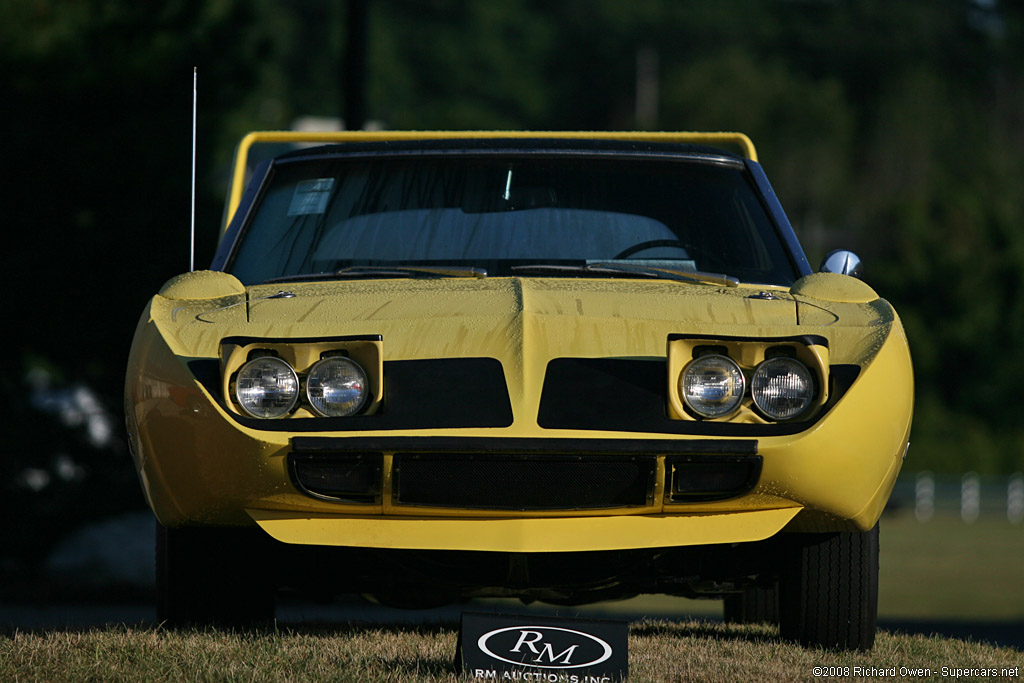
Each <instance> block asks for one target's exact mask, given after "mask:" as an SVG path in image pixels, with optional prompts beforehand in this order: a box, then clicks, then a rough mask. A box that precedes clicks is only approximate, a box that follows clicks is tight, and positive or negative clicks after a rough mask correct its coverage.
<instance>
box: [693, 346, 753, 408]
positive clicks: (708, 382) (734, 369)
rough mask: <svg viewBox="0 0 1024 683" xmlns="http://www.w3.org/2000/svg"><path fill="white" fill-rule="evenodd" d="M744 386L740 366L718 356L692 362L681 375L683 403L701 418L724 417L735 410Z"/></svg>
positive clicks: (741, 397) (729, 359) (702, 357)
mask: <svg viewBox="0 0 1024 683" xmlns="http://www.w3.org/2000/svg"><path fill="white" fill-rule="evenodd" d="M745 387H746V380H745V379H744V378H743V371H742V370H740V366H738V365H736V362H735V361H733V360H732V359H731V358H729V357H727V356H722V355H719V354H709V355H707V356H701V357H700V358H697V359H695V360H693V361H690V364H689V365H687V366H686V369H684V370H683V372H682V374H680V376H679V394H680V396H681V397H682V399H683V402H684V403H685V404H686V405H687V406H689V407H690V410H692V411H693V412H695V413H697V414H698V415H700V416H701V417H722V416H724V415H728V414H729V413H731V412H733V411H734V410H736V409H737V408H738V407H739V405H740V401H742V400H743V391H744V389H745Z"/></svg>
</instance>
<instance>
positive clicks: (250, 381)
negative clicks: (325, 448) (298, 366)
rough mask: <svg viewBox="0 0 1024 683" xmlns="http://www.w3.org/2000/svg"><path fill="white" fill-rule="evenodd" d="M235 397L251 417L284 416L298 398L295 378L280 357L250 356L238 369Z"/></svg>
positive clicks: (297, 380)
mask: <svg viewBox="0 0 1024 683" xmlns="http://www.w3.org/2000/svg"><path fill="white" fill-rule="evenodd" d="M235 397H236V398H237V399H238V404H239V405H240V406H241V407H242V410H244V411H245V412H246V413H248V414H249V415H252V416H253V417H263V418H274V417H284V416H285V415H287V414H288V413H290V412H291V410H292V408H294V407H295V403H296V402H297V401H298V400H299V378H298V376H297V375H296V374H295V371H294V370H293V369H292V366H290V365H288V363H285V362H284V361H283V360H281V359H280V358H275V357H273V356H263V357H261V358H254V359H253V360H251V361H249V362H248V363H246V364H245V365H243V366H242V368H241V369H240V370H239V371H238V376H237V377H236V378H235Z"/></svg>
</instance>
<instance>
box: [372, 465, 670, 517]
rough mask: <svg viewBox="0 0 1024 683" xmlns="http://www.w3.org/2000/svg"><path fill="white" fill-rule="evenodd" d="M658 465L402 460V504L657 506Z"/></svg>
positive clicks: (397, 492) (397, 468)
mask: <svg viewBox="0 0 1024 683" xmlns="http://www.w3.org/2000/svg"><path fill="white" fill-rule="evenodd" d="M656 467H657V460H656V458H655V457H653V456H640V455H635V456H634V455H601V454H594V455H586V456H580V455H564V454H557V455H556V454H552V455H546V454H530V455H513V454H500V453H497V454H496V453H488V454H464V453H403V454H400V455H396V456H395V459H394V464H393V468H392V471H393V477H394V484H393V486H394V488H393V497H394V501H395V503H396V504H398V505H423V506H432V507H451V508H472V509H478V510H587V509H598V508H614V507H636V506H643V505H649V504H650V503H651V499H652V495H653V489H654V478H655V470H656Z"/></svg>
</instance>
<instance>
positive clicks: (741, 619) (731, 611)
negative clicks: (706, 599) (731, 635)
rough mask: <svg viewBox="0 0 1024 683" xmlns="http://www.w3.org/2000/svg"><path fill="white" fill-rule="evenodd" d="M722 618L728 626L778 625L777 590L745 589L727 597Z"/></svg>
mask: <svg viewBox="0 0 1024 683" xmlns="http://www.w3.org/2000/svg"><path fill="white" fill-rule="evenodd" d="M723 602H724V605H723V615H722V616H723V618H724V619H725V622H726V623H728V624H778V623H779V590H778V586H772V587H771V588H760V587H753V588H746V589H744V590H743V592H742V593H736V594H734V595H727V596H726V598H725V600H724V601H723Z"/></svg>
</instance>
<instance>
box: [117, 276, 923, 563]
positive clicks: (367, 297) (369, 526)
mask: <svg viewBox="0 0 1024 683" xmlns="http://www.w3.org/2000/svg"><path fill="white" fill-rule="evenodd" d="M206 277H207V279H208V280H209V286H210V287H211V290H212V291H214V292H215V293H216V296H211V297H201V296H197V295H196V293H195V292H190V293H189V296H190V297H192V298H189V299H177V298H173V297H175V296H177V295H176V293H175V292H176V291H177V290H176V284H175V283H174V282H172V283H169V285H168V286H167V287H165V289H164V290H163V291H164V294H166V295H168V296H160V295H158V296H156V297H154V299H153V300H152V302H151V303H150V305H149V307H148V308H147V309H146V311H145V312H144V314H143V316H142V319H141V320H140V323H139V329H138V331H137V334H136V338H135V342H134V345H133V350H132V353H131V358H130V364H129V369H128V386H127V394H126V407H127V409H128V421H129V427H130V429H129V431H130V433H131V441H132V452H133V457H134V458H135V463H136V467H137V469H138V473H139V477H140V480H141V482H142V484H143V488H144V491H145V492H146V496H147V499H148V500H149V502H150V505H151V506H152V507H153V510H154V511H155V513H156V515H157V517H158V519H159V520H160V521H161V523H163V524H165V525H167V526H177V525H188V524H228V525H247V524H252V523H253V520H254V519H255V520H256V521H257V522H258V523H259V524H260V525H261V526H263V528H264V529H266V530H267V531H268V532H269V533H271V534H272V535H274V536H275V537H277V538H278V539H280V540H283V541H287V542H291V543H306V542H310V543H317V544H326V545H357V546H373V547H382V548H423V547H432V548H439V549H440V548H457V549H464V550H468V549H478V550H484V549H503V550H509V551H511V550H518V551H524V552H526V551H530V550H531V549H532V550H537V551H543V550H558V549H561V550H598V549H608V548H616V549H622V548H636V547H651V546H652V544H653V545H660V544H669V545H687V544H704V543H733V542H740V541H744V540H756V539H758V538H765V537H767V536H770V535H772V534H774V533H775V532H776V531H778V530H780V529H782V528H783V527H786V529H787V530H789V531H817V530H841V529H861V530H864V529H869V528H871V527H872V526H873V525H874V523H875V522H876V521H877V519H878V517H879V515H880V514H881V510H882V507H883V506H884V504H885V501H886V500H887V498H888V495H889V492H890V491H891V488H892V485H893V482H894V480H895V477H896V475H897V473H898V471H899V467H900V464H901V462H902V458H903V456H904V454H905V448H906V443H907V435H908V433H909V428H910V414H911V408H912V400H913V389H912V373H911V367H910V358H909V352H908V347H907V342H906V339H905V336H904V334H903V331H902V327H901V326H900V324H899V321H898V319H897V318H896V316H895V313H894V312H893V310H892V308H891V307H890V306H889V305H888V304H887V303H886V302H884V301H883V300H881V299H877V298H875V299H874V300H871V301H867V302H862V301H860V300H859V299H862V298H864V297H858V296H852V295H851V296H844V295H843V292H842V288H843V281H844V280H848V279H849V278H845V276H832V277H831V278H825V281H826V282H825V284H826V285H827V287H825V290H827V291H828V296H830V297H832V298H833V299H840V300H843V299H847V300H849V299H853V301H841V302H840V303H835V302H834V301H827V300H824V299H817V298H815V296H818V295H821V291H825V290H821V286H822V285H821V282H818V283H817V284H815V283H811V284H810V285H807V284H806V283H803V282H802V281H801V282H798V283H797V285H794V287H793V288H792V292H793V293H792V294H791V293H789V292H787V291H786V290H785V289H782V288H777V289H776V290H775V291H776V294H777V297H776V298H775V299H772V300H763V299H756V298H754V299H752V298H749V295H750V294H752V293H756V292H758V291H760V290H762V289H764V287H763V286H760V287H758V288H756V289H753V288H747V287H744V286H740V287H735V288H724V287H717V286H707V285H692V284H687V283H680V282H664V281H655V282H650V281H631V280H586V279H571V280H567V279H543V278H536V279H532V278H488V279H483V280H477V279H457V280H456V279H444V280H373V281H343V282H330V283H289V285H288V290H289V291H290V292H291V293H293V294H294V295H295V296H294V297H291V298H273V299H272V298H267V297H268V296H270V295H272V294H274V293H275V292H277V291H279V290H280V289H281V287H280V286H276V285H275V286H274V287H267V286H262V287H261V286H257V287H250V288H248V290H247V292H246V293H245V294H235V293H233V292H235V291H236V289H235V288H234V287H233V286H230V285H231V283H230V280H233V278H232V277H231V276H230V275H225V274H210V275H209V276H206ZM811 277H816V276H811ZM192 279H193V280H194V279H195V278H192ZM818 280H821V278H818ZM816 282H817V281H816ZM861 285H862V283H857V284H856V285H850V287H849V288H848V289H850V290H851V291H854V290H855V292H859V291H860V290H859V289H858V288H859V287H860V286H861ZM815 287H818V289H816V288H815ZM837 287H838V289H839V292H838V294H837V293H836V292H835V291H833V290H836V288H837ZM225 293H226V295H224V294H225ZM314 312H315V314H316V315H313V313H314ZM681 332H686V333H691V334H692V333H698V332H699V334H700V335H701V336H702V337H704V336H707V337H714V336H726V337H735V336H746V337H757V336H761V337H772V338H774V337H792V336H795V335H808V334H812V335H818V336H821V337H824V338H825V339H827V340H828V344H829V355H828V359H829V362H830V363H833V364H846V365H857V366H859V367H860V368H861V370H860V374H859V376H858V377H857V379H856V381H855V382H854V384H853V385H852V387H851V388H850V389H849V390H848V391H847V393H846V394H845V395H844V396H843V397H842V398H841V399H840V400H839V401H838V402H836V403H835V405H833V406H832V407H831V409H830V410H829V412H828V413H827V415H825V416H824V417H823V418H822V419H820V420H818V421H817V422H816V423H815V424H814V425H813V426H812V427H810V428H809V429H807V430H805V431H802V432H799V433H796V434H791V435H785V436H760V437H756V441H757V444H758V453H759V454H761V455H762V456H763V470H762V473H761V478H760V481H759V484H758V485H757V487H756V488H755V489H754V490H753V491H751V492H750V493H748V494H746V495H744V496H742V497H740V498H736V499H732V500H726V501H717V502H711V503H687V504H666V503H665V502H664V500H663V497H662V496H661V491H660V490H659V492H658V495H656V496H655V498H654V503H653V504H652V505H651V506H650V507H647V508H639V509H636V508H631V509H628V510H609V511H607V512H604V511H602V512H599V513H595V512H594V511H588V512H585V513H581V512H543V513H522V512H505V513H495V512H492V511H488V512H486V513H483V512H480V511H473V510H443V509H442V510H429V511H424V510H423V509H416V508H412V509H410V508H405V509H397V508H395V507H393V506H390V504H389V502H388V495H387V489H386V488H385V492H384V496H383V498H384V503H382V504H380V505H377V506H372V505H371V506H367V505H361V504H342V503H338V502H332V501H324V500H316V499H313V498H310V497H308V496H306V495H303V494H302V493H300V492H299V491H298V490H297V489H296V488H295V487H294V485H293V484H292V483H291V481H290V479H289V474H288V472H287V465H286V455H287V453H288V451H289V439H290V437H291V436H293V435H294V434H293V433H292V432H290V431H266V430H262V429H253V428H250V427H247V426H244V425H242V424H240V423H239V422H238V421H237V420H236V419H234V417H233V414H232V413H230V412H229V411H227V410H225V409H224V408H223V407H222V405H220V404H218V402H217V400H216V397H215V396H213V395H211V394H210V392H209V391H208V390H207V388H206V386H204V385H203V384H202V383H201V382H199V381H197V379H196V378H195V376H194V375H193V372H192V370H191V369H190V366H189V363H190V362H193V361H207V362H216V363H219V362H220V360H221V359H220V358H219V353H220V340H221V339H222V338H224V337H228V336H236V335H245V336H246V337H256V338H268V339H275V340H281V339H287V338H296V339H309V338H314V337H317V336H335V337H336V336H341V335H378V334H379V335H381V337H382V340H383V341H382V342H381V344H380V352H381V354H382V356H383V360H384V361H391V360H405V359H419V358H443V357H490V358H496V359H498V360H499V361H500V362H501V364H502V366H503V368H504V374H505V378H506V381H507V384H508V391H509V398H510V401H511V406H512V411H513V415H514V419H513V422H512V424H511V425H510V426H508V427H504V428H466V429H457V430H452V429H418V430H399V431H387V432H373V431H367V432H357V433H345V434H344V435H339V433H337V432H302V435H303V436H334V437H338V436H357V435H358V436H379V437H401V436H405V437H409V436H424V437H426V436H452V435H456V436H472V437H501V438H510V437H511V438H547V439H552V438H560V439H567V440H572V442H574V443H580V442H582V441H583V440H586V439H622V438H630V439H645V438H651V439H680V440H685V439H695V438H700V439H704V440H707V439H708V438H712V439H713V438H716V437H696V436H688V435H668V434H662V433H649V434H648V433H622V432H610V431H595V430H562V429H543V428H541V427H540V426H539V425H538V423H537V412H538V406H539V402H540V391H541V387H542V382H543V378H544V372H545V369H546V367H547V363H548V362H549V361H550V360H551V359H554V358H559V357H591V358H596V357H639V358H650V359H661V360H664V359H665V358H666V353H667V348H668V344H667V340H668V338H669V336H670V335H673V334H678V333H681ZM668 381H669V378H668V377H666V382H668ZM386 399H387V395H386V392H385V395H384V400H385V401H386ZM667 409H668V407H667V406H666V410H667ZM291 419H293V420H302V419H309V418H303V417H295V418H291ZM730 438H732V439H733V440H735V438H734V437H730ZM385 460H386V461H387V460H388V455H387V454H385ZM663 467H664V461H663V458H662V459H661V460H659V486H661V485H662V483H661V482H663V481H664V473H663ZM385 470H386V471H385V473H384V474H385V487H387V486H388V483H387V482H388V477H389V472H388V471H387V467H386V468H385ZM496 520H498V521H500V523H496ZM787 525H788V526H787Z"/></svg>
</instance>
